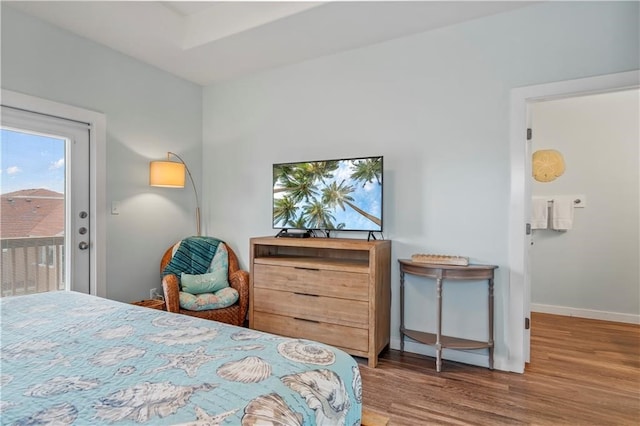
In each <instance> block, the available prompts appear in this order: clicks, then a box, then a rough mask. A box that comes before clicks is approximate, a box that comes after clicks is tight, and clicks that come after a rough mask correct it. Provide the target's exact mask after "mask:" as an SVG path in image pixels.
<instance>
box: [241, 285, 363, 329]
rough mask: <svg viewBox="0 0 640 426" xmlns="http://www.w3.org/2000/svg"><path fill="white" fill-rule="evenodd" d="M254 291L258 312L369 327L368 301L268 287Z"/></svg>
mask: <svg viewBox="0 0 640 426" xmlns="http://www.w3.org/2000/svg"><path fill="white" fill-rule="evenodd" d="M253 291H254V297H253V301H254V310H255V311H261V312H267V313H271V314H279V315H284V316H288V317H294V318H301V319H307V320H314V321H320V322H326V323H331V324H339V325H346V326H349V327H359V328H368V326H369V319H368V317H369V309H368V304H367V302H362V301H358V300H348V299H338V298H330V297H324V296H310V295H307V294H300V293H292V292H289V291H278V290H269V289H265V288H254V289H253Z"/></svg>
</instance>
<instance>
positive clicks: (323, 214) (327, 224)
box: [302, 199, 335, 229]
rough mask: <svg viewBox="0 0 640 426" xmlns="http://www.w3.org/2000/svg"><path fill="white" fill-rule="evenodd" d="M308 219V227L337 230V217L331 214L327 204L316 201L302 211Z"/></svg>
mask: <svg viewBox="0 0 640 426" xmlns="http://www.w3.org/2000/svg"><path fill="white" fill-rule="evenodd" d="M302 210H303V212H304V215H305V217H306V218H307V227H308V228H316V229H335V225H334V224H333V221H334V220H335V217H333V215H332V214H331V213H330V212H329V208H328V206H327V205H326V204H324V203H322V202H321V201H320V200H317V199H314V200H313V202H311V203H310V204H307V205H306V206H304V208H303V209H302Z"/></svg>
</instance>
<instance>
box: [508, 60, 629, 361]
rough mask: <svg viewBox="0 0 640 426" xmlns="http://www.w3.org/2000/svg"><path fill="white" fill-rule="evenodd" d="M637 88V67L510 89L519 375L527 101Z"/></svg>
mask: <svg viewBox="0 0 640 426" xmlns="http://www.w3.org/2000/svg"><path fill="white" fill-rule="evenodd" d="M638 87H640V70H634V71H628V72H622V73H616V74H608V75H602V76H596V77H588V78H581V79H576V80H567V81H559V82H555V83H548V84H541V85H536V86H527V87H520V88H516V89H512V90H511V106H510V111H511V113H510V132H509V139H510V160H511V168H510V174H511V193H510V200H509V265H510V270H509V296H508V301H509V303H508V305H507V310H506V315H505V320H507V321H508V323H507V324H506V328H507V333H508V334H507V347H508V348H509V349H508V351H509V365H508V370H509V371H513V372H517V373H524V367H525V360H526V359H528V348H529V335H528V333H527V332H525V329H524V319H525V317H527V316H528V315H529V312H530V302H529V300H530V298H531V289H530V272H529V270H528V251H527V249H526V244H527V243H528V242H527V239H526V236H525V226H526V223H527V222H528V221H529V220H530V217H531V214H530V208H531V183H530V181H528V180H527V176H530V174H531V173H530V172H531V162H530V161H528V159H527V158H525V157H526V155H525V152H526V149H525V143H526V129H527V116H528V112H529V104H530V103H533V102H540V101H548V100H553V99H561V98H568V97H575V96H583V95H592V94H597V93H606V92H614V91H619V90H628V89H635V88H638Z"/></svg>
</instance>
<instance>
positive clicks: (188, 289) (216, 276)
mask: <svg viewBox="0 0 640 426" xmlns="http://www.w3.org/2000/svg"><path fill="white" fill-rule="evenodd" d="M228 275H229V252H228V251H227V247H226V246H225V245H224V244H222V243H221V244H219V245H218V250H217V251H216V254H215V256H213V259H212V260H211V265H210V266H209V269H208V270H207V272H206V273H204V274H194V275H192V274H186V273H184V272H183V273H181V274H180V285H181V287H182V291H184V292H185V293H191V294H202V293H215V292H216V291H218V290H221V289H223V288H225V287H229V280H228V278H227V277H228Z"/></svg>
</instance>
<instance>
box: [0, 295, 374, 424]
mask: <svg viewBox="0 0 640 426" xmlns="http://www.w3.org/2000/svg"><path fill="white" fill-rule="evenodd" d="M0 309H1V315H2V317H1V321H2V334H1V343H2V352H1V362H2V364H1V370H0V385H1V393H0V400H1V401H0V419H1V422H2V424H11V425H14V424H15V425H35V424H58V425H65V424H74V425H98V424H151V425H168V424H171V425H258V424H260V425H269V424H273V425H292V426H294V425H315V424H317V425H348V426H352V425H359V424H360V421H361V414H362V385H361V379H360V372H359V369H358V365H357V363H356V361H355V360H354V359H353V358H352V357H351V356H349V355H348V354H346V353H345V352H343V351H341V350H339V349H336V348H333V347H331V346H327V345H323V344H321V343H317V342H312V341H307V340H300V339H290V338H285V337H280V336H276V335H271V334H266V333H262V332H258V331H254V330H250V329H246V328H241V327H235V326H230V325H227V324H222V323H219V322H214V321H208V320H203V319H199V318H194V317H189V316H185V315H179V314H172V313H168V312H164V311H160V310H156V309H149V308H145V307H141V306H135V305H129V304H126V303H121V302H116V301H112V300H108V299H103V298H99V297H95V296H90V295H86V294H82V293H76V292H66V291H60V292H51V293H41V294H34V295H25V296H15V297H9V298H2V299H0Z"/></svg>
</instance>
